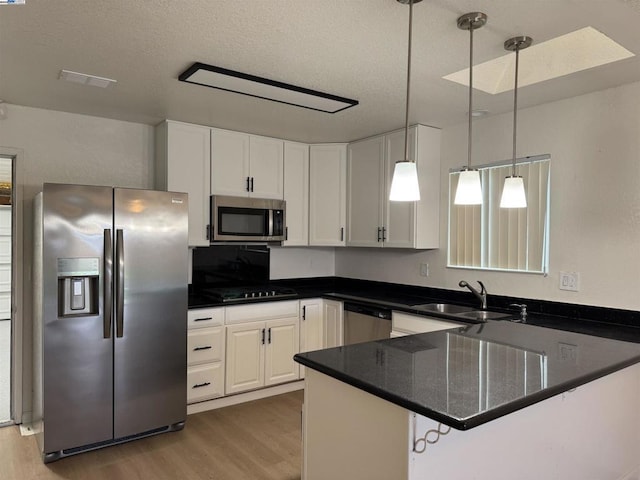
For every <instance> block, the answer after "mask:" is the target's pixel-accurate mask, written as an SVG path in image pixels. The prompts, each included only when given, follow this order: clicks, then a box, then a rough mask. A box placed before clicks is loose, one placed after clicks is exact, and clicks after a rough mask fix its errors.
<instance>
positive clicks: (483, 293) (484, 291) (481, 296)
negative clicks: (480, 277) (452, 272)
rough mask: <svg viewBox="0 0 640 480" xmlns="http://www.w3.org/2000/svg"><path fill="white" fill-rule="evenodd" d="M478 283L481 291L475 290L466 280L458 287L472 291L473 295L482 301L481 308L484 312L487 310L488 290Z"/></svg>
mask: <svg viewBox="0 0 640 480" xmlns="http://www.w3.org/2000/svg"><path fill="white" fill-rule="evenodd" d="M478 283H479V284H480V291H478V290H476V289H475V288H473V287H472V286H471V285H469V284H468V283H467V282H465V281H464V280H460V283H458V285H459V286H460V287H461V288H465V287H466V288H468V289H469V290H471V293H473V294H474V295H475V296H476V297H478V299H479V300H480V308H481V309H482V310H486V309H487V289H486V288H484V284H483V283H482V282H481V281H478Z"/></svg>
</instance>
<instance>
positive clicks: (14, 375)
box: [0, 147, 25, 423]
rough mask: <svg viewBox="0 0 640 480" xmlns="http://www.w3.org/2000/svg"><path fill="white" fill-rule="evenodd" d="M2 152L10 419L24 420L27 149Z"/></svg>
mask: <svg viewBox="0 0 640 480" xmlns="http://www.w3.org/2000/svg"><path fill="white" fill-rule="evenodd" d="M0 155H2V156H3V157H8V158H10V159H11V171H12V176H13V180H12V186H11V187H12V188H11V196H12V211H11V223H12V225H11V228H12V231H11V382H10V385H11V387H10V388H11V419H12V421H13V422H14V423H22V415H23V411H24V410H23V405H22V399H23V395H22V389H23V378H22V374H23V345H24V343H23V342H24V337H23V335H24V317H23V309H22V307H23V294H24V291H25V290H24V288H23V284H22V282H23V280H24V251H23V221H22V220H23V200H24V198H23V164H24V150H22V149H18V148H8V147H0Z"/></svg>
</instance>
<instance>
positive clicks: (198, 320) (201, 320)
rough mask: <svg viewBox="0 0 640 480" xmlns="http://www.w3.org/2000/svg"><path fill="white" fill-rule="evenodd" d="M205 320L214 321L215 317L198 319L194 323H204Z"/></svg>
mask: <svg viewBox="0 0 640 480" xmlns="http://www.w3.org/2000/svg"><path fill="white" fill-rule="evenodd" d="M205 320H213V317H202V318H196V319H195V320H194V322H203V321H205Z"/></svg>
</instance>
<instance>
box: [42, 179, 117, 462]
mask: <svg viewBox="0 0 640 480" xmlns="http://www.w3.org/2000/svg"><path fill="white" fill-rule="evenodd" d="M42 213H43V214H42V235H43V238H42V279H41V281H42V295H43V296H42V317H41V322H42V323H41V325H40V326H39V327H38V328H40V327H41V329H42V330H41V331H42V334H41V337H40V339H39V342H40V341H41V342H42V344H41V349H42V350H41V353H42V389H43V391H42V402H43V405H42V407H43V417H44V438H43V450H44V453H45V454H46V453H51V452H58V451H60V450H64V449H68V448H73V447H79V446H83V445H88V444H93V443H97V442H101V441H104V440H109V439H111V438H112V435H113V420H112V410H113V403H112V393H113V389H112V388H113V387H112V385H113V382H112V372H113V366H112V361H111V359H112V355H113V351H112V347H113V343H112V341H113V340H112V338H111V337H112V335H111V332H110V331H108V332H106V333H107V335H105V331H104V329H105V321H104V320H105V319H104V316H103V313H104V311H105V309H104V304H103V299H104V287H107V288H108V285H104V266H105V263H104V261H105V258H104V256H103V246H104V244H105V237H104V235H105V232H108V231H109V230H110V229H111V225H112V189H111V188H108V187H89V186H77V185H60V184H45V185H44V187H43V194H42ZM96 273H97V274H98V277H96V276H95V274H96ZM86 277H93V278H92V279H91V281H90V282H87V283H85V282H84V280H82V281H80V279H83V278H86ZM65 284H66V285H67V286H66V287H65V286H64V285H65ZM74 285H75V286H74ZM94 287H99V288H95V289H94ZM64 288H66V289H67V293H68V294H69V295H68V296H67V295H64V294H62V289H64ZM92 289H93V290H92ZM71 293H75V294H76V300H74V299H73V298H72V297H71ZM92 295H93V297H92ZM80 296H81V297H82V298H84V299H85V301H86V302H85V303H84V304H82V305H81V302H79V301H78V300H77V299H78V298H79V297H80ZM61 305H62V307H61ZM64 305H67V307H64ZM65 310H66V313H65ZM107 324H108V322H107ZM105 336H106V337H107V338H105Z"/></svg>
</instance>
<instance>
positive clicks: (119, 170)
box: [0, 105, 154, 414]
mask: <svg viewBox="0 0 640 480" xmlns="http://www.w3.org/2000/svg"><path fill="white" fill-rule="evenodd" d="M6 107H7V118H6V119H4V120H0V146H1V147H11V148H15V149H18V150H21V151H22V154H21V155H20V157H19V161H22V162H23V164H22V165H21V167H22V173H23V176H22V177H23V181H24V183H23V214H24V232H23V235H24V246H23V248H24V256H25V258H24V283H25V285H24V288H23V304H24V311H23V312H22V319H23V326H24V332H23V335H24V337H23V338H24V346H23V356H22V357H23V362H24V364H23V381H24V388H23V394H24V398H23V406H24V410H25V413H27V414H28V411H29V410H30V409H31V376H32V361H31V357H32V349H31V344H32V328H31V327H32V323H31V310H32V309H31V303H32V298H31V289H30V285H31V278H30V274H31V263H32V255H31V252H32V249H33V242H32V232H33V228H32V224H33V197H34V195H35V194H36V193H38V192H39V191H40V190H41V189H42V184H43V183H44V182H58V183H80V184H90V185H114V186H121V187H134V188H150V187H152V186H153V173H154V172H153V153H154V151H153V148H154V147H153V127H150V126H148V125H142V124H136V123H129V122H121V121H116V120H108V119H103V118H98V117H90V116H86V115H76V114H70V113H62V112H55V111H50V110H42V109H37V108H28V107H21V106H15V105H6Z"/></svg>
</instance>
